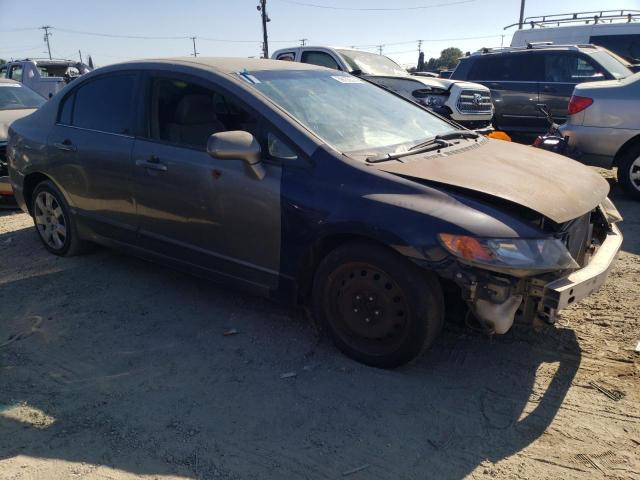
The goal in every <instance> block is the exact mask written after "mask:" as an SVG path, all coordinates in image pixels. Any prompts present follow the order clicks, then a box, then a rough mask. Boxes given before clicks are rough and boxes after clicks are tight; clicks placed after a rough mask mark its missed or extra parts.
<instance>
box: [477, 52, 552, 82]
mask: <svg viewBox="0 0 640 480" xmlns="http://www.w3.org/2000/svg"><path fill="white" fill-rule="evenodd" d="M541 66H542V61H541V59H540V58H539V57H537V56H535V55H531V54H529V53H520V54H515V55H487V56H483V57H480V58H478V59H476V61H475V62H474V64H473V65H472V67H471V70H470V71H469V77H468V80H481V81H482V80H485V81H486V80H492V81H497V82H536V81H538V80H540V73H539V72H540V70H541V68H540V67H541Z"/></svg>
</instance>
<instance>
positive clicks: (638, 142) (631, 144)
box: [613, 135, 640, 167]
mask: <svg viewBox="0 0 640 480" xmlns="http://www.w3.org/2000/svg"><path fill="white" fill-rule="evenodd" d="M634 148H640V135H636V136H635V137H632V138H630V139H629V140H627V141H626V142H625V143H623V144H622V146H621V147H620V148H619V149H618V151H617V152H616V154H615V156H614V157H613V166H614V167H617V166H618V165H619V163H620V160H621V159H622V158H623V157H624V156H625V155H626V154H627V152H629V151H631V150H633V149H634Z"/></svg>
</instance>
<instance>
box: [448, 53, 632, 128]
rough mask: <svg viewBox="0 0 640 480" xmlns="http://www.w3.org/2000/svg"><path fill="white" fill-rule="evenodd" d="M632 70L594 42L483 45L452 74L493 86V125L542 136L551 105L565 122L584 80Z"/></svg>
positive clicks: (617, 76) (617, 75) (613, 77)
mask: <svg viewBox="0 0 640 480" xmlns="http://www.w3.org/2000/svg"><path fill="white" fill-rule="evenodd" d="M629 75H632V72H631V71H630V70H629V69H628V68H627V67H626V66H625V65H624V64H623V63H622V62H621V61H620V60H619V59H618V57H616V56H614V55H612V54H611V53H610V52H609V51H608V50H606V49H604V48H601V47H596V46H594V45H564V46H563V45H548V44H545V45H533V44H530V45H529V46H527V47H526V48H502V49H487V48H485V49H482V50H480V51H478V52H475V53H473V54H471V55H469V56H466V57H464V58H462V59H461V60H460V63H459V64H458V66H457V67H456V69H455V71H454V72H453V75H452V76H451V78H454V79H459V80H470V81H474V82H478V83H482V84H483V85H486V86H487V87H489V88H490V89H491V96H492V98H493V102H494V105H495V108H496V113H495V116H494V119H493V125H494V126H495V127H496V129H498V130H504V131H506V132H509V133H529V134H539V133H542V132H544V131H545V130H546V128H547V121H546V118H545V117H544V115H542V113H541V112H540V111H539V110H538V107H537V105H538V104H546V105H547V107H548V108H549V110H550V112H551V114H552V115H553V117H554V118H555V119H556V121H557V122H558V123H562V122H564V121H565V119H566V116H567V106H568V105H569V98H570V97H571V92H573V88H574V87H575V86H576V85H577V84H578V83H582V82H588V81H597V80H619V79H621V78H625V77H628V76H629Z"/></svg>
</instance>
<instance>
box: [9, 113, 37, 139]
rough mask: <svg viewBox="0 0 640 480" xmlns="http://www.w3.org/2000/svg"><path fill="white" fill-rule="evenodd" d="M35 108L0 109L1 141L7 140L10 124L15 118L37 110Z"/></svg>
mask: <svg viewBox="0 0 640 480" xmlns="http://www.w3.org/2000/svg"><path fill="white" fill-rule="evenodd" d="M35 111H36V109H35V108H23V109H19V110H0V142H6V141H7V136H8V132H9V125H11V122H13V121H14V120H17V119H19V118H22V117H26V116H27V115H30V114H32V113H33V112H35Z"/></svg>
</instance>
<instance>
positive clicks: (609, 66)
mask: <svg viewBox="0 0 640 480" xmlns="http://www.w3.org/2000/svg"><path fill="white" fill-rule="evenodd" d="M591 57H593V59H594V60H595V61H596V62H598V63H599V64H600V65H602V66H603V67H604V68H605V69H606V70H607V71H608V72H609V73H610V74H611V75H613V78H615V79H617V80H620V79H621V78H626V77H628V76H629V75H631V74H633V72H632V71H631V70H629V69H628V68H627V67H626V65H625V64H624V63H622V62H621V61H620V60H618V59H617V58H616V57H615V56H613V55H612V54H611V53H609V52H608V51H605V50H600V51H598V52H593V53H591Z"/></svg>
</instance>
